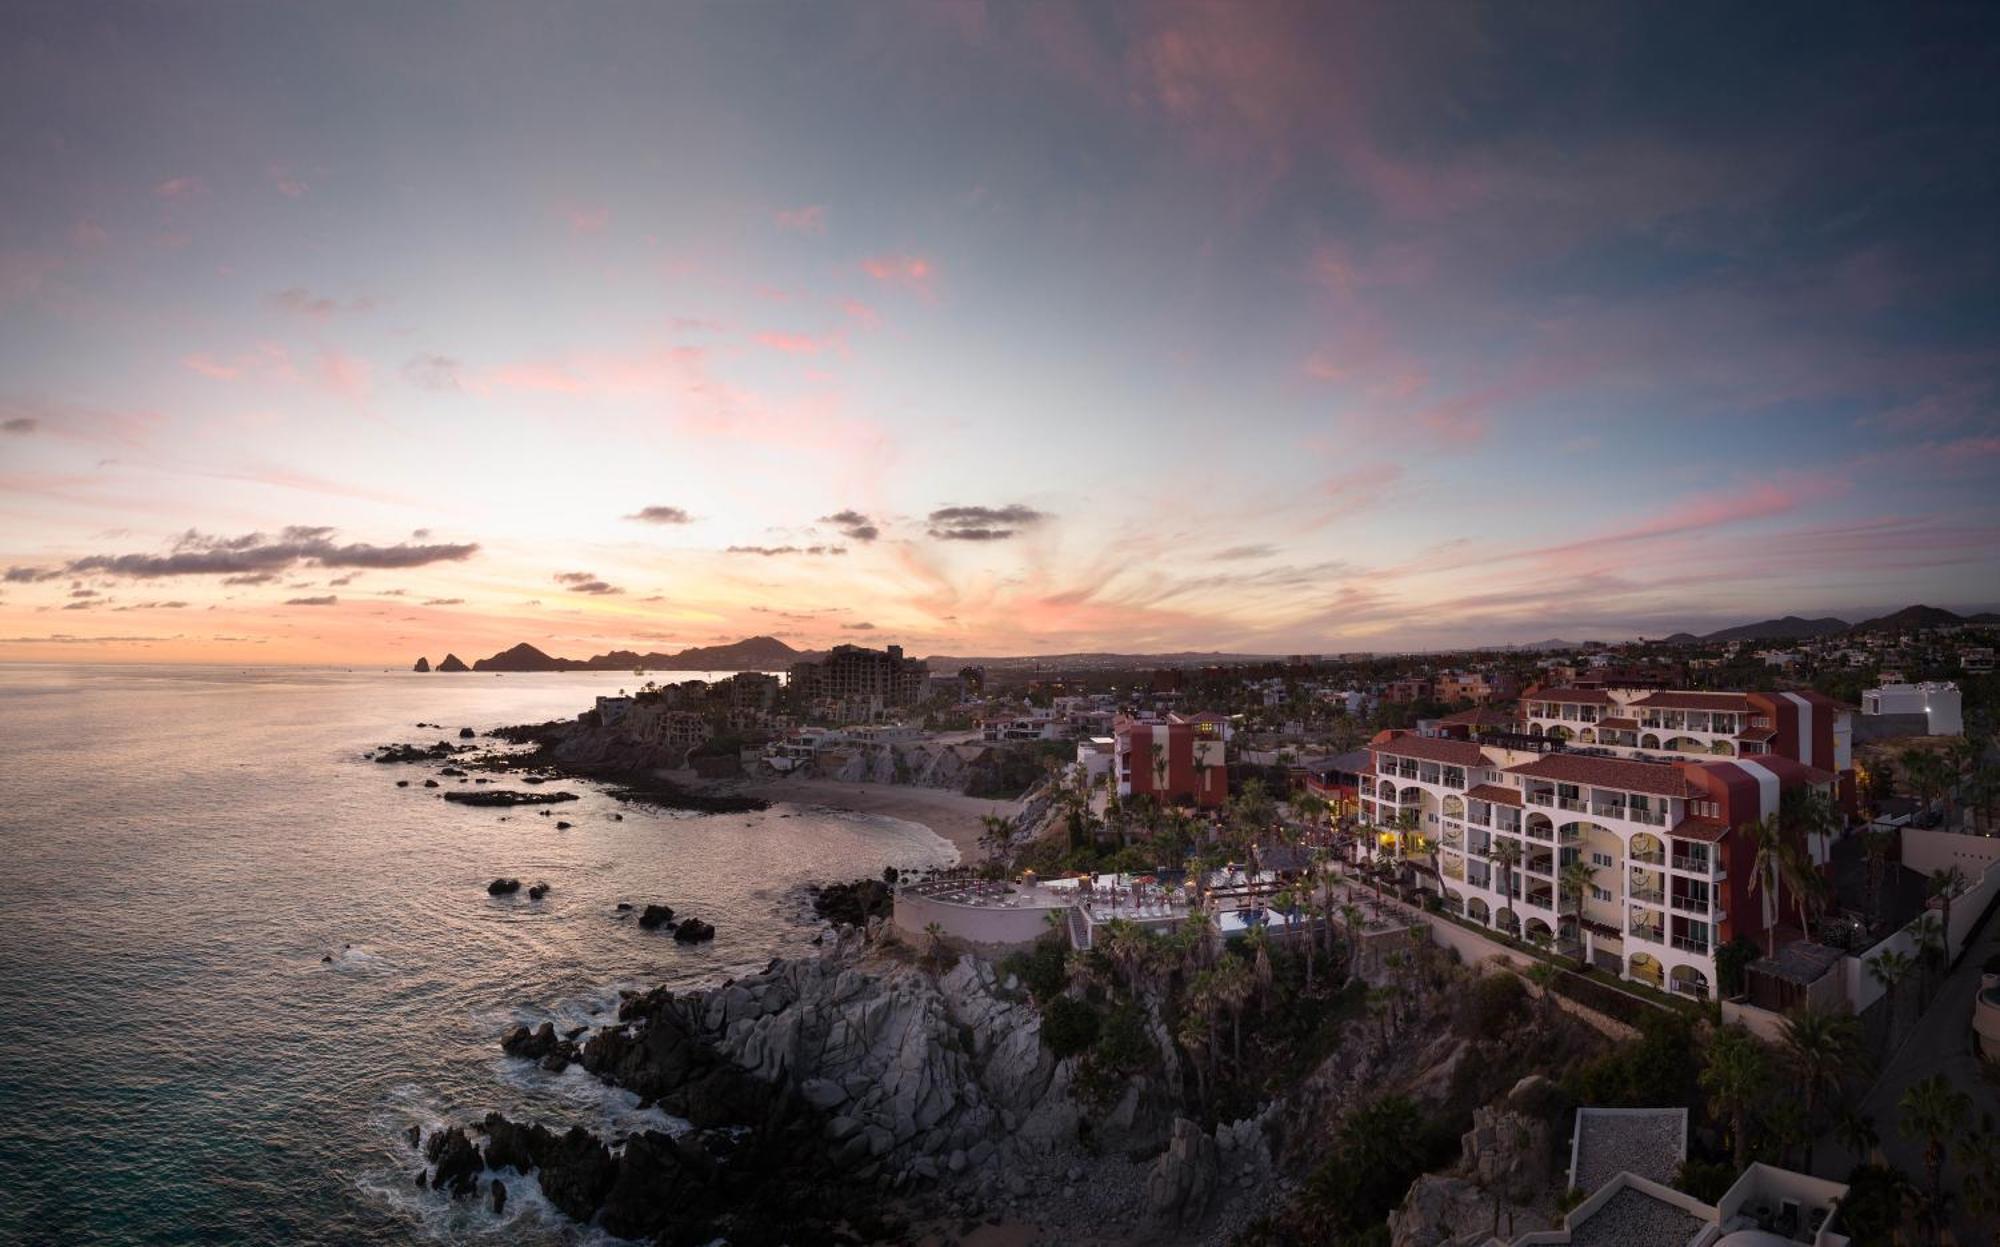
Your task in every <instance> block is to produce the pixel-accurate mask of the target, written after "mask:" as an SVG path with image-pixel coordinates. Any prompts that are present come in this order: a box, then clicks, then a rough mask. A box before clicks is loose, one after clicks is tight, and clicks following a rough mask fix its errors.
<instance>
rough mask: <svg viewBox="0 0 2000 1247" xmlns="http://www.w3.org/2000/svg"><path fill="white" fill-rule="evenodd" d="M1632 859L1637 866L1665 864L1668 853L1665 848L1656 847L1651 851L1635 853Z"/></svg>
mask: <svg viewBox="0 0 2000 1247" xmlns="http://www.w3.org/2000/svg"><path fill="white" fill-rule="evenodd" d="M1631 859H1632V863H1633V865H1635V866H1664V865H1666V864H1667V853H1666V850H1665V849H1655V850H1653V851H1652V852H1651V853H1633V854H1632V855H1631Z"/></svg>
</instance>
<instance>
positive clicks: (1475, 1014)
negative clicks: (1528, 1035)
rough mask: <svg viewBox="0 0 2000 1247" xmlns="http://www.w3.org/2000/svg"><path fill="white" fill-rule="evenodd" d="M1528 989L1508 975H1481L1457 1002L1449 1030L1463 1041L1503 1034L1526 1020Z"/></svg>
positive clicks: (1518, 980)
mask: <svg viewBox="0 0 2000 1247" xmlns="http://www.w3.org/2000/svg"><path fill="white" fill-rule="evenodd" d="M1527 1008H1528V989H1527V988H1526V987H1524V986H1523V985H1522V983H1521V980H1520V979H1519V978H1518V977H1516V976H1514V975H1512V974H1506V973H1501V974H1482V975H1480V976H1479V977H1478V978H1476V979H1474V980H1473V982H1472V987H1471V989H1470V990H1468V991H1467V992H1466V993H1465V994H1464V995H1463V996H1461V997H1460V998H1459V1005H1458V1014H1457V1016H1456V1017H1455V1018H1453V1020H1452V1029H1453V1030H1454V1031H1456V1032H1457V1033H1458V1034H1460V1035H1462V1036H1464V1037H1465V1038H1467V1039H1483V1038H1489V1037H1495V1036H1499V1035H1504V1034H1507V1033H1508V1032H1509V1031H1510V1030H1512V1029H1513V1027H1514V1026H1516V1025H1517V1024H1519V1023H1520V1021H1521V1020H1522V1019H1523V1018H1524V1017H1525V1016H1526V1014H1527Z"/></svg>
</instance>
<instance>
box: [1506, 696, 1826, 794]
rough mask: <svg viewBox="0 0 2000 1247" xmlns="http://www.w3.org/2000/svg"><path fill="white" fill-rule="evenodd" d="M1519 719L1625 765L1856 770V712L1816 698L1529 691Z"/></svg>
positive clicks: (1528, 728) (1535, 731)
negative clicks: (1717, 760) (1772, 762)
mask: <svg viewBox="0 0 2000 1247" xmlns="http://www.w3.org/2000/svg"><path fill="white" fill-rule="evenodd" d="M1520 719H1521V723H1522V725H1523V727H1524V728H1525V730H1526V731H1527V732H1529V733H1530V734H1532V735H1536V736H1552V737H1554V738H1556V739H1557V740H1560V741H1563V742H1564V743H1566V744H1575V745H1579V746H1589V747H1593V748H1596V749H1601V750H1604V751H1606V752H1608V753H1612V754H1616V755H1618V756H1621V757H1647V756H1654V755H1662V754H1666V755H1674V756H1678V757H1721V758H1734V757H1755V756H1761V755H1766V754H1774V755H1776V756H1779V757H1784V758H1791V759H1793V760H1795V761H1799V762H1804V763H1806V764H1808V765H1810V766H1815V767H1818V768H1819V769H1821V770H1824V771H1832V772H1834V773H1836V774H1839V773H1842V772H1845V771H1848V770H1851V769H1852V768H1853V765H1854V762H1853V744H1854V721H1853V715H1852V712H1851V711H1850V710H1849V708H1848V707H1846V706H1844V705H1842V704H1841V703H1840V702H1837V701H1835V700H1834V699H1833V698H1831V697H1826V696H1823V695H1821V694H1819V693H1814V692H1802V693H1689V692H1679V691H1674V690H1662V689H1651V688H1544V689H1530V690H1529V691H1528V692H1527V693H1525V694H1523V695H1522V697H1521V713H1520Z"/></svg>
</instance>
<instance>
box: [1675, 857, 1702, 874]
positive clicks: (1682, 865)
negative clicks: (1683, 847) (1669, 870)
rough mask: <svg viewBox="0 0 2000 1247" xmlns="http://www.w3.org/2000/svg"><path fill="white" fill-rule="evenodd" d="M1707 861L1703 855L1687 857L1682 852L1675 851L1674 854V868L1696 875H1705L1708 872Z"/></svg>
mask: <svg viewBox="0 0 2000 1247" xmlns="http://www.w3.org/2000/svg"><path fill="white" fill-rule="evenodd" d="M1708 861H1709V859H1707V858H1705V857H1689V856H1687V855H1686V854H1684V853H1676V854H1674V869H1675V870H1686V871H1691V872H1693V873H1694V874H1697V875H1705V874H1707V873H1708Z"/></svg>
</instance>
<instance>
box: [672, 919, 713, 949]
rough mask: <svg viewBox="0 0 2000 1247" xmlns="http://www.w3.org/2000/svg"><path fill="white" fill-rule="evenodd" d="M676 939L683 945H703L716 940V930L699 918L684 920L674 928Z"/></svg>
mask: <svg viewBox="0 0 2000 1247" xmlns="http://www.w3.org/2000/svg"><path fill="white" fill-rule="evenodd" d="M674 938H675V939H676V940H679V941H680V942H681V943H683V944H703V943H706V942H708V941H709V940H712V939H714V938H715V928H714V927H712V926H710V925H709V924H707V923H706V922H703V921H702V920H701V919H699V918H683V919H681V921H680V925H679V926H676V927H675V928H674Z"/></svg>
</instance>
